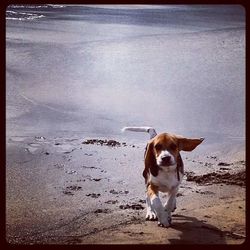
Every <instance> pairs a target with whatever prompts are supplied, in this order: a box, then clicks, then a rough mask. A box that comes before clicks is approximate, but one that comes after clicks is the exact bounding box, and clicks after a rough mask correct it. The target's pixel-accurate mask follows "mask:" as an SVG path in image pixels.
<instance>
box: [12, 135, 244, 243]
mask: <svg viewBox="0 0 250 250" xmlns="http://www.w3.org/2000/svg"><path fill="white" fill-rule="evenodd" d="M7 143H8V144H7V145H8V150H7V159H8V162H7V240H8V242H10V243H13V244H152V243H157V244H241V243H243V242H244V240H245V174H240V175H239V174H238V173H242V172H243V173H245V160H244V159H245V156H244V151H241V152H240V153H239V154H238V157H237V158H235V157H233V156H232V155H231V152H232V151H230V150H229V152H228V155H226V154H221V153H218V151H217V152H216V151H214V153H213V151H206V150H207V147H208V146H207V145H206V144H205V145H203V146H200V148H201V149H200V150H198V149H197V152H196V154H199V157H197V156H196V155H195V154H194V152H193V153H184V154H182V155H183V160H184V164H185V177H184V181H183V182H182V184H181V187H180V190H179V193H178V195H177V197H178V198H177V210H176V211H175V212H174V214H173V221H172V226H171V227H170V228H168V229H165V228H160V227H158V226H157V222H155V221H145V218H144V217H145V213H146V211H145V210H146V209H145V200H144V198H145V186H144V179H143V177H142V170H143V153H144V147H145V145H143V144H142V143H138V144H130V143H128V142H126V141H120V142H118V141H117V140H115V139H113V138H107V139H103V138H95V139H84V138H62V137H60V138H47V137H46V138H45V137H22V136H20V137H10V138H8V141H7ZM227 148H228V149H230V147H229V146H227ZM232 150H233V149H232ZM238 152H239V151H238ZM225 156H227V157H228V158H227V159H229V157H231V161H225ZM209 174H210V175H209ZM224 175H226V177H227V178H222V177H221V176H224ZM207 176H210V177H211V178H208V177H207ZM236 177H237V178H236ZM233 180H235V182H233ZM17 187H18V188H17ZM162 198H163V199H164V198H165V199H166V197H164V195H163V197H162Z"/></svg>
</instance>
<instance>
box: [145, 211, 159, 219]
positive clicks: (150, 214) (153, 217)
mask: <svg viewBox="0 0 250 250" xmlns="http://www.w3.org/2000/svg"><path fill="white" fill-rule="evenodd" d="M146 220H157V216H156V214H155V213H154V212H153V211H147V214H146Z"/></svg>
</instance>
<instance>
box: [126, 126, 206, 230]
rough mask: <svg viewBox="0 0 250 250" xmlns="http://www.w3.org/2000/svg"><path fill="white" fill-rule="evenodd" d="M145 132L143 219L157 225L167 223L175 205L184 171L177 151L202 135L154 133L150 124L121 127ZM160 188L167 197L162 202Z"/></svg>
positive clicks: (193, 145)
mask: <svg viewBox="0 0 250 250" xmlns="http://www.w3.org/2000/svg"><path fill="white" fill-rule="evenodd" d="M122 130H123V131H125V130H130V131H137V132H148V133H149V134H150V139H151V140H150V141H149V142H148V144H147V147H146V151H145V155H144V160H145V168H144V171H143V177H144V178H145V184H146V193H147V195H146V204H147V213H146V220H157V219H158V225H159V226H163V227H169V225H170V224H171V213H172V212H173V211H174V210H175V209H176V195H177V192H178V188H179V185H180V183H181V181H182V178H183V175H184V166H183V161H182V158H181V155H180V151H182V150H183V151H192V150H194V149H195V148H196V147H197V146H198V145H199V144H200V143H201V142H202V141H203V140H204V138H199V139H198V138H197V139H195V138H185V137H183V136H180V135H175V134H170V133H162V134H158V135H157V133H156V131H155V129H154V128H151V127H124V128H123V129H122ZM159 192H163V193H168V200H167V202H166V203H165V204H164V205H163V204H162V202H161V200H160V197H159Z"/></svg>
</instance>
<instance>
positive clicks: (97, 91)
mask: <svg viewBox="0 0 250 250" xmlns="http://www.w3.org/2000/svg"><path fill="white" fill-rule="evenodd" d="M132 125H136V126H140V125H141V126H145V125H147V126H153V127H155V128H156V129H157V131H159V132H162V131H166V132H167V131H169V132H174V133H179V134H183V135H189V136H198V137H199V136H203V137H206V138H207V141H211V142H213V141H217V140H221V139H222V138H234V140H235V139H236V140H244V138H245V11H244V8H243V7H242V6H239V5H216V6H213V5H171V6H170V5H117V6H114V5H11V6H9V7H8V8H7V10H6V130H7V135H18V136H21V135H26V134H32V135H46V134H51V135H57V136H58V135H62V134H74V133H77V134H80V135H82V136H87V137H88V136H104V137H105V136H110V137H112V136H119V135H120V133H121V132H120V129H121V128H122V127H123V126H132ZM126 136H127V135H126ZM128 136H130V135H128ZM133 136H134V135H133ZM138 136H139V137H140V136H141V135H138Z"/></svg>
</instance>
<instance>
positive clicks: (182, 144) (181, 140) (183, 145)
mask: <svg viewBox="0 0 250 250" xmlns="http://www.w3.org/2000/svg"><path fill="white" fill-rule="evenodd" d="M177 139H178V145H179V150H180V151H181V150H183V151H192V150H194V149H195V148H196V147H197V146H198V145H199V144H201V143H202V142H203V140H204V138H199V139H198V138H185V137H182V136H177Z"/></svg>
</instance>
